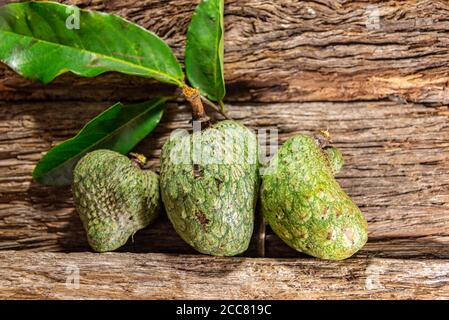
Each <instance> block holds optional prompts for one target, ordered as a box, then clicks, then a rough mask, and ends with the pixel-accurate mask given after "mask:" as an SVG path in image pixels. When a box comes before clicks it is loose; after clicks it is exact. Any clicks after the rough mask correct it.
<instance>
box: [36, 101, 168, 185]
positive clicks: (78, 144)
mask: <svg viewBox="0 0 449 320" xmlns="http://www.w3.org/2000/svg"><path fill="white" fill-rule="evenodd" d="M166 100H167V98H155V99H153V100H151V101H149V102H145V103H140V104H135V105H129V106H124V105H123V104H121V103H117V104H115V105H113V106H112V107H110V108H109V109H107V110H106V111H104V112H103V113H101V114H100V115H98V116H97V117H95V118H94V119H92V120H91V121H90V122H89V123H88V124H87V125H86V126H85V127H84V128H83V129H82V130H81V131H80V132H79V133H78V134H77V135H76V136H75V137H73V138H71V139H69V140H66V141H65V142H63V143H61V144H59V145H57V146H56V147H54V148H53V149H51V150H50V151H49V152H48V153H47V154H46V155H45V156H44V157H43V158H42V159H41V160H40V161H39V162H38V164H37V165H36V168H35V169H34V171H33V178H34V179H35V180H36V181H38V182H40V183H42V184H46V185H51V186H64V185H69V184H70V183H71V181H72V171H73V168H74V167H75V165H76V163H77V162H78V160H79V159H80V158H81V157H82V156H83V155H85V154H86V153H88V152H90V151H93V150H96V149H110V150H115V151H117V152H120V153H122V154H126V153H128V152H129V151H131V150H132V148H134V147H135V145H136V144H137V143H138V142H139V141H140V140H142V139H143V138H144V137H145V136H147V135H148V134H149V133H150V132H151V131H153V129H154V128H155V127H156V126H157V124H158V123H159V121H160V119H161V117H162V114H163V112H164V103H165V101H166Z"/></svg>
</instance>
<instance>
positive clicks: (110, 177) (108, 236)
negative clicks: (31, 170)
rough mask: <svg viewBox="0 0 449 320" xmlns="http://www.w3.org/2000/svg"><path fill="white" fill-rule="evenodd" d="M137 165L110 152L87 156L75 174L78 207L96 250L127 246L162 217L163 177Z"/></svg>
mask: <svg viewBox="0 0 449 320" xmlns="http://www.w3.org/2000/svg"><path fill="white" fill-rule="evenodd" d="M138 160H140V161H141V162H145V158H144V157H143V156H139V157H138V158H137V159H136V160H135V161H134V160H131V159H129V158H128V157H126V156H124V155H121V154H119V153H117V152H115V151H110V150H96V151H93V152H90V153H88V154H87V155H85V156H84V157H83V158H82V159H81V160H80V161H79V162H78V164H77V165H76V167H75V170H74V172H73V182H72V192H73V196H74V201H75V206H76V209H77V211H78V213H79V216H80V218H81V221H82V222H83V225H84V228H85V230H86V232H87V240H88V242H89V244H90V246H91V247H92V249H93V250H95V251H98V252H105V251H112V250H115V249H117V248H119V247H121V246H123V245H124V244H125V243H126V242H127V240H128V238H129V237H130V236H132V235H134V233H136V232H137V231H138V230H140V229H142V228H145V227H146V226H148V225H149V224H150V223H151V222H152V221H153V220H154V219H155V218H156V217H157V215H158V213H159V206H160V205H159V202H160V201H159V198H160V196H159V177H158V175H157V174H156V173H154V172H152V171H150V170H142V169H141V168H140V166H139V163H138Z"/></svg>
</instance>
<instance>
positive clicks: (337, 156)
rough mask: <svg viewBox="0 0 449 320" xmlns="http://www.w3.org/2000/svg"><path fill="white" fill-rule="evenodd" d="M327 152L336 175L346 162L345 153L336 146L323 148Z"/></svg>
mask: <svg viewBox="0 0 449 320" xmlns="http://www.w3.org/2000/svg"><path fill="white" fill-rule="evenodd" d="M323 151H324V153H326V156H327V159H328V160H329V165H330V167H331V170H332V173H333V174H334V175H336V174H337V173H339V172H340V170H341V168H343V165H344V164H345V160H344V158H343V154H342V153H341V151H340V150H339V149H337V148H335V147H326V148H324V149H323Z"/></svg>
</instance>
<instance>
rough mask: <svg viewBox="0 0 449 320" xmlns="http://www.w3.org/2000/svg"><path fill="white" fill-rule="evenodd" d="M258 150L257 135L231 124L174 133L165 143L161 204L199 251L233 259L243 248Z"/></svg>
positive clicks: (248, 233) (250, 222) (249, 232)
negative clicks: (199, 155) (190, 133)
mask: <svg viewBox="0 0 449 320" xmlns="http://www.w3.org/2000/svg"><path fill="white" fill-rule="evenodd" d="M232 141H234V143H233V142H232ZM239 141H240V142H239ZM197 146H201V148H199V149H197ZM193 150H196V151H198V150H202V151H203V152H202V153H201V152H192V151H193ZM257 152H258V147H257V139H256V136H255V135H254V134H253V133H252V132H251V131H250V130H249V129H247V128H246V127H244V126H242V125H240V124H238V123H237V122H234V121H222V122H219V123H217V124H216V125H214V126H212V127H210V128H208V129H205V130H202V131H201V132H200V133H194V134H193V135H189V134H187V132H185V134H182V133H178V134H174V135H172V136H171V137H170V139H169V140H168V141H167V143H166V144H165V145H164V147H163V149H162V154H161V195H162V201H163V203H164V205H165V209H166V211H167V214H168V217H169V218H170V220H171V222H172V224H173V226H174V228H175V230H176V231H177V232H178V234H179V235H180V236H181V237H182V239H184V240H185V241H186V242H187V243H188V244H190V245H191V246H192V247H194V248H195V249H196V250H198V251H199V252H201V253H205V254H210V255H217V256H233V255H236V254H240V253H242V252H244V251H245V250H247V248H248V245H249V242H250V240H251V235H252V232H253V227H254V210H255V205H256V202H257V198H258V187H259V177H258V161H257V160H258V157H257ZM198 154H202V157H198ZM206 155H209V156H206Z"/></svg>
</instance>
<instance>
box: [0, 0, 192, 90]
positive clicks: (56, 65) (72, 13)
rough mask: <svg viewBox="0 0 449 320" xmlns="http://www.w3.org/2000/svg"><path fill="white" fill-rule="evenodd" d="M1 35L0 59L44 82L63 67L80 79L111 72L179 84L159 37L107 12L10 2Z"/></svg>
mask: <svg viewBox="0 0 449 320" xmlns="http://www.w3.org/2000/svg"><path fill="white" fill-rule="evenodd" d="M78 27H79V28H78ZM0 39H1V41H0V61H2V62H4V63H6V64H7V65H8V66H10V67H11V68H12V69H13V70H15V71H16V72H17V73H19V74H21V75H22V76H24V77H27V78H31V79H35V80H39V81H41V82H44V83H48V82H50V81H51V80H53V79H54V78H55V77H57V76H58V75H60V74H62V73H65V72H68V71H71V72H73V73H75V74H77V75H80V76H85V77H93V76H97V75H99V74H101V73H104V72H107V71H116V72H122V73H126V74H132V75H138V76H142V77H150V78H154V79H156V80H159V81H162V82H166V83H170V84H175V85H178V86H182V85H183V83H184V74H183V72H182V69H181V66H180V64H179V63H178V61H177V60H176V58H175V56H174V55H173V52H172V50H171V49H170V47H169V46H168V45H167V44H166V43H165V42H164V41H162V40H161V39H160V38H159V37H157V36H156V35H155V34H153V33H151V32H149V31H147V30H145V29H143V28H141V27H139V26H138V25H136V24H133V23H131V22H128V21H126V20H124V19H122V18H120V17H118V16H115V15H112V14H105V13H100V12H94V11H85V10H80V9H78V8H77V7H75V6H67V5H63V4H59V3H54V2H26V3H12V4H8V5H5V6H3V7H1V8H0Z"/></svg>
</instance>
